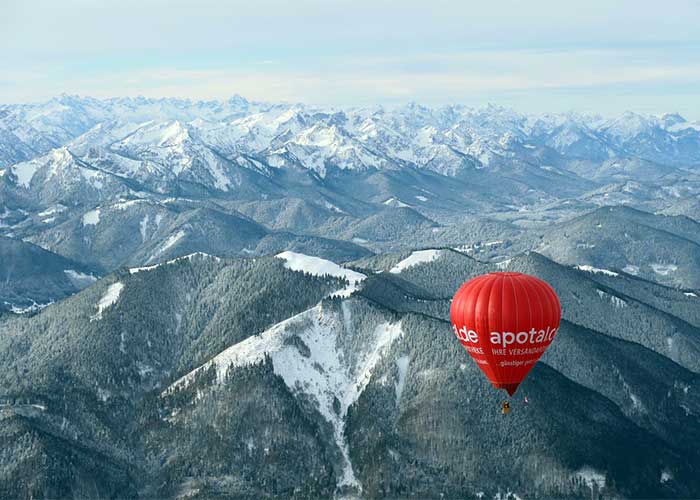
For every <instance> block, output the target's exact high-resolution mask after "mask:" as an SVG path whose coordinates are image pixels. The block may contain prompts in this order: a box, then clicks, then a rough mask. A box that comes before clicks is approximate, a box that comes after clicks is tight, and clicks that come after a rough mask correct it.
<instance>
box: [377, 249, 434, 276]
mask: <svg viewBox="0 0 700 500" xmlns="http://www.w3.org/2000/svg"><path fill="white" fill-rule="evenodd" d="M440 255H442V251H441V250H418V251H416V252H413V253H412V254H411V255H409V256H408V257H406V258H405V259H404V260H402V261H401V262H399V263H398V264H396V265H395V266H394V267H392V268H391V269H390V270H389V272H390V273H393V274H399V273H401V272H402V271H405V270H406V269H408V268H409V267H413V266H417V265H419V264H427V263H429V262H432V261H434V260H436V259H437V258H439V257H440Z"/></svg>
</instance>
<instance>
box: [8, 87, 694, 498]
mask: <svg viewBox="0 0 700 500" xmlns="http://www.w3.org/2000/svg"><path fill="white" fill-rule="evenodd" d="M698 220H700V124H698V123H690V122H687V121H685V120H684V119H683V118H682V117H681V116H679V115H677V114H668V115H663V116H660V117H655V116H641V115H637V114H633V113H626V114H624V115H621V116H619V117H613V118H601V117H596V116H587V115H579V114H571V113H570V114H561V115H541V116H528V115H522V114H519V113H517V112H514V111H512V110H508V109H504V108H500V107H496V106H487V107H484V108H479V109H470V108H465V107H462V106H449V107H444V108H439V109H431V108H426V107H423V106H420V105H417V104H410V105H407V106H404V107H400V108H395V109H384V108H381V107H373V108H357V109H346V110H340V109H320V108H315V107H311V106H304V105H301V104H273V103H259V102H249V101H247V100H245V99H243V98H241V97H234V98H232V99H230V100H228V101H222V102H215V101H207V102H192V101H187V100H176V99H145V98H135V99H133V98H118V99H108V100H98V99H92V98H81V97H76V96H65V95H64V96H60V97H57V98H55V99H52V100H51V101H48V102H46V103H41V104H34V105H5V106H0V257H2V263H1V264H0V424H2V425H0V442H2V443H3V449H4V450H7V451H4V452H2V453H0V496H2V497H3V498H25V497H35V498H74V497H81V496H83V497H85V496H88V497H104V498H124V497H144V498H150V497H163V498H211V497H217V496H221V497H224V496H229V497H230V496H233V497H237V498H264V497H280V498H287V497H293V496H296V497H299V498H308V497H329V496H334V495H335V496H343V495H348V496H360V497H365V498H403V497H407V496H408V497H410V496H413V497H417V498H441V497H442V498H445V497H446V498H456V497H459V498H464V497H468V498H471V497H479V498H482V497H484V496H486V497H489V498H507V496H508V495H517V497H520V498H527V497H533V498H534V497H557V498H561V497H586V498H590V497H591V495H596V494H601V495H603V496H604V497H606V498H608V497H609V498H612V497H640V498H641V497H643V498H649V497H659V498H661V497H666V498H672V497H696V496H698V495H700V482H698V478H699V477H700V454H699V453H698V451H697V449H696V448H697V447H696V446H695V445H694V443H696V442H697V439H696V438H697V437H698V436H700V405H699V404H698V401H699V399H698V394H697V392H698V387H700V385H698V376H699V375H698V374H699V373H700V307H699V306H700V302H698V301H700V298H699V296H700V224H699V222H698ZM494 270H512V271H520V272H527V273H530V274H536V275H538V276H540V277H542V278H543V279H545V280H547V281H548V282H549V283H551V284H552V285H553V287H554V288H555V289H556V290H557V292H558V294H559V296H560V298H561V302H562V305H563V317H564V323H563V325H562V328H561V330H560V332H559V334H558V336H557V339H556V340H555V342H554V343H553V344H552V347H551V349H550V351H548V352H547V353H546V355H545V356H544V357H543V358H542V361H541V362H540V363H539V364H538V365H537V366H536V367H535V369H534V370H533V372H532V374H531V376H530V377H529V378H528V380H527V381H526V382H525V384H524V385H523V386H522V388H521V389H520V391H519V393H518V396H521V395H525V394H526V395H528V397H529V399H530V401H531V403H530V405H529V406H522V405H520V404H519V402H518V401H517V399H516V401H515V403H516V404H514V412H513V415H512V417H513V418H510V417H509V418H507V419H503V418H501V416H500V414H497V411H498V405H499V403H500V398H501V397H502V395H500V394H497V393H496V391H494V390H493V389H492V388H491V387H490V386H488V385H487V383H486V382H485V379H483V377H482V376H481V374H480V372H479V371H478V370H477V369H476V367H475V366H473V363H472V362H471V360H470V359H468V357H467V356H466V354H465V353H464V352H463V350H462V349H461V347H460V346H459V344H458V343H457V342H456V341H455V340H454V338H453V337H452V334H451V330H450V328H449V324H448V323H447V318H448V313H449V301H450V298H451V297H452V294H453V293H454V292H455V291H456V289H457V288H458V286H459V285H460V284H461V283H462V282H463V281H465V280H466V279H469V278H470V277H472V276H475V275H477V274H480V273H484V272H489V271H494ZM80 290H82V291H80ZM513 498H516V497H515V496H513Z"/></svg>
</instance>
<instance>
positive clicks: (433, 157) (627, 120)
mask: <svg viewBox="0 0 700 500" xmlns="http://www.w3.org/2000/svg"><path fill="white" fill-rule="evenodd" d="M2 109H3V111H4V113H3V116H2V118H0V131H3V132H5V133H4V134H1V135H0V141H3V142H4V143H5V144H2V145H1V146H2V147H0V167H1V166H3V165H5V166H6V165H9V164H12V163H16V162H17V161H22V160H27V159H30V157H32V156H36V155H37V154H42V153H45V152H47V151H49V150H50V149H51V148H52V147H56V146H61V145H66V144H68V143H69V142H76V141H77V142H78V143H80V142H81V141H83V140H85V139H88V138H89V141H90V142H93V141H97V142H98V143H100V144H101V145H103V146H104V145H105V144H104V143H107V144H106V146H107V147H109V144H110V143H112V142H118V141H119V140H125V139H126V137H128V135H129V134H131V133H133V132H135V131H137V130H139V129H140V127H142V126H143V124H144V123H147V122H148V123H151V127H155V128H156V129H162V130H163V134H166V133H167V130H166V129H167V127H164V126H163V125H161V124H163V123H169V122H177V123H181V124H182V125H181V126H182V127H183V128H187V129H188V130H191V131H192V133H193V134H194V135H195V136H196V139H195V140H196V141H197V142H200V143H201V144H202V145H204V146H206V147H211V148H216V149H217V151H220V152H221V153H223V155H224V156H227V157H230V156H232V154H233V153H234V152H246V153H248V154H255V155H257V156H258V157H259V160H260V161H263V162H264V163H269V166H271V167H282V166H290V165H295V166H300V167H302V168H307V169H311V170H313V171H315V172H317V173H319V174H321V175H322V176H323V175H325V173H326V170H327V166H328V165H335V166H337V167H339V168H341V169H361V170H362V169H366V168H378V169H383V168H390V169H391V168H396V167H397V166H402V165H405V164H410V165H413V166H417V167H419V168H426V169H429V170H432V171H435V172H437V173H440V174H445V175H457V174H458V173H459V171H460V170H463V169H464V168H473V167H474V166H478V165H481V166H482V167H483V166H489V165H490V164H491V163H492V162H493V161H496V162H500V161H502V158H505V157H507V156H508V154H509V153H513V152H514V151H519V153H520V154H521V155H522V154H523V151H522V147H523V146H526V148H527V149H529V150H530V151H529V153H530V154H534V153H535V152H536V151H540V150H553V152H556V153H558V154H560V155H563V156H564V157H571V158H580V159H593V160H600V159H604V158H611V157H627V156H638V157H641V158H646V159H649V160H652V161H659V162H662V163H669V164H674V165H675V164H680V163H684V162H685V163H687V162H688V161H695V162H696V161H697V158H698V157H699V156H700V125H697V124H692V123H688V122H687V121H686V120H685V119H684V118H683V117H682V116H680V115H679V114H677V113H673V114H666V115H662V116H660V117H656V116H648V115H641V114H637V113H631V112H627V113H624V114H622V115H621V116H618V117H614V118H611V119H603V118H601V117H599V116H594V115H586V114H580V113H561V114H551V113H547V114H541V115H526V114H522V113H518V112H516V111H514V110H512V109H508V108H504V107H502V106H497V105H494V104H488V105H487V106H485V107H481V108H469V107H465V106H461V105H450V106H443V107H438V108H429V107H426V106H422V105H420V104H417V103H415V102H411V103H409V104H407V105H405V106H402V107H398V108H395V109H392V110H387V109H384V108H382V107H376V106H374V107H357V108H350V109H344V110H338V109H331V108H321V107H315V106H305V105H303V104H286V103H280V104H273V103H263V102H255V101H249V100H247V99H245V98H244V97H241V96H239V95H234V96H232V97H231V98H229V99H227V100H224V101H193V100H188V99H176V98H160V99H155V98H145V97H120V98H110V99H95V98H90V97H79V96H75V95H66V94H62V95H60V96H57V97H55V98H53V99H51V100H49V101H47V102H45V103H41V104H33V105H7V106H3V107H2ZM105 123H110V124H111V126H110V127H109V129H110V135H109V138H108V140H106V141H100V140H99V136H100V135H101V134H105V133H107V131H106V130H105V127H104V124H105ZM115 124H118V126H117V128H118V129H119V130H118V133H116V134H115V131H114V129H115ZM94 127H101V128H100V129H95V128H94ZM129 128H131V130H129ZM86 133H89V134H90V135H89V136H88V137H84V138H83V139H81V138H80V136H82V135H83V134H86ZM679 137H683V141H682V143H681V144H679V142H678V138H679ZM163 140H164V137H159V136H158V135H154V136H153V141H152V147H153V148H154V149H156V148H158V147H160V146H161V145H162V142H163ZM518 148H520V150H518ZM27 149H28V150H29V151H27ZM32 152H33V153H32ZM526 153H528V151H526ZM460 159H461V160H464V159H467V160H468V161H466V162H464V161H460ZM455 164H461V165H462V166H461V167H459V168H455V166H454V165H455ZM219 184H220V185H225V184H226V183H219Z"/></svg>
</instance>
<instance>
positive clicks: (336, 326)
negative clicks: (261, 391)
mask: <svg viewBox="0 0 700 500" xmlns="http://www.w3.org/2000/svg"><path fill="white" fill-rule="evenodd" d="M351 330H352V321H351V312H350V307H349V305H348V303H346V302H344V303H343V304H342V307H341V308H340V311H338V310H333V311H328V310H326V309H324V307H323V305H322V304H318V305H316V306H315V307H313V308H311V309H309V310H307V311H304V312H302V313H300V314H297V315H296V316H293V317H292V318H289V319H287V320H285V321H283V322H281V323H278V324H276V325H274V326H272V327H271V328H269V329H267V330H266V331H264V332H263V333H261V334H259V335H255V336H253V337H249V338H247V339H246V340H244V341H242V342H239V343H238V344H234V345H233V346H231V347H229V348H228V349H226V350H225V351H223V352H221V353H220V354H218V355H217V356H216V357H214V358H213V359H211V360H210V361H209V362H207V363H205V364H204V365H202V366H200V367H199V368H197V369H195V370H193V371H192V372H190V373H188V374H187V375H185V376H183V377H181V378H180V379H179V380H177V381H176V382H175V383H174V384H172V385H171V386H170V387H169V388H168V389H166V391H165V392H164V393H163V394H164V395H165V394H168V393H171V392H172V391H173V390H175V389H177V388H179V387H183V386H187V385H188V384H190V383H191V382H192V381H193V380H194V377H195V375H196V374H197V373H198V372H200V371H202V370H207V369H209V368H210V367H212V366H214V367H215V368H216V373H217V379H218V381H219V383H221V382H223V381H224V380H225V377H226V374H227V373H228V370H229V369H230V368H231V367H237V366H244V365H250V364H254V363H258V362H260V361H262V360H263V359H264V357H265V355H266V354H267V355H269V356H270V358H271V360H272V363H273V367H274V371H275V373H277V374H278V375H280V376H281V377H282V378H283V379H284V381H285V383H286V385H287V386H288V387H289V389H290V390H291V391H292V392H301V393H303V394H305V395H307V396H309V397H311V398H312V399H313V400H315V401H316V403H317V408H318V411H319V413H320V414H321V415H322V416H323V417H324V418H325V419H326V420H327V421H328V422H329V423H330V424H331V425H332V426H333V429H334V435H335V440H336V443H337V444H338V447H339V448H340V450H341V452H342V455H343V461H344V470H343V477H342V478H341V479H340V481H339V487H340V488H342V487H352V488H355V489H358V490H361V485H360V484H359V482H358V481H357V478H356V477H355V474H354V471H353V469H352V464H351V462H350V458H349V451H348V446H347V442H346V440H345V435H344V430H345V416H346V414H347V411H348V408H349V407H350V406H351V405H352V404H353V403H354V402H355V401H357V398H358V397H359V396H360V394H362V391H364V389H365V387H366V386H367V384H368V383H369V381H370V380H371V378H372V375H373V373H374V369H375V367H376V366H377V364H378V363H379V361H380V360H381V359H382V357H383V356H385V355H386V353H387V352H388V350H389V348H390V347H391V345H392V344H393V342H394V341H395V340H397V339H398V338H400V337H401V336H402V335H403V332H402V330H401V323H400V322H398V323H386V322H385V323H379V324H378V325H377V326H376V328H375V329H374V331H373V334H372V336H371V338H370V339H369V341H368V342H366V343H364V345H362V346H361V347H360V348H359V349H357V346H355V347H354V349H353V350H352V352H349V351H346V350H345V348H344V347H343V345H344V344H343V342H342V339H343V338H344V337H345V336H347V335H352V331H351ZM292 339H294V341H292ZM300 345H301V347H300ZM301 350H305V351H306V352H305V353H303V352H301ZM399 366H400V370H401V373H402V376H401V377H400V382H399V384H400V386H399V387H397V393H398V395H399V396H400V393H401V391H402V390H403V385H404V384H405V377H406V369H407V367H408V359H407V358H406V359H404V358H402V359H401V360H400V361H399ZM334 401H339V402H340V411H336V410H335V409H334Z"/></svg>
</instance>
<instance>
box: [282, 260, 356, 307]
mask: <svg viewBox="0 0 700 500" xmlns="http://www.w3.org/2000/svg"><path fill="white" fill-rule="evenodd" d="M275 257H277V258H278V259H282V260H284V261H285V263H284V267H286V268H287V269H290V270H292V271H299V272H303V273H308V274H311V275H313V276H326V275H327V276H333V277H334V278H344V279H346V280H348V281H349V283H350V284H349V285H348V286H346V287H345V288H341V289H340V290H337V291H335V292H333V293H331V294H330V295H331V296H337V297H349V296H350V295H352V294H353V293H354V292H355V291H357V290H358V289H359V287H360V283H362V281H364V280H365V279H366V278H367V276H365V275H364V274H362V273H358V272H357V271H353V270H352V269H346V268H344V267H342V266H340V265H338V264H336V263H335V262H332V261H330V260H326V259H321V258H320V257H312V256H310V255H305V254H303V253H296V252H290V251H286V252H282V253H278V254H277V255H275Z"/></svg>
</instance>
